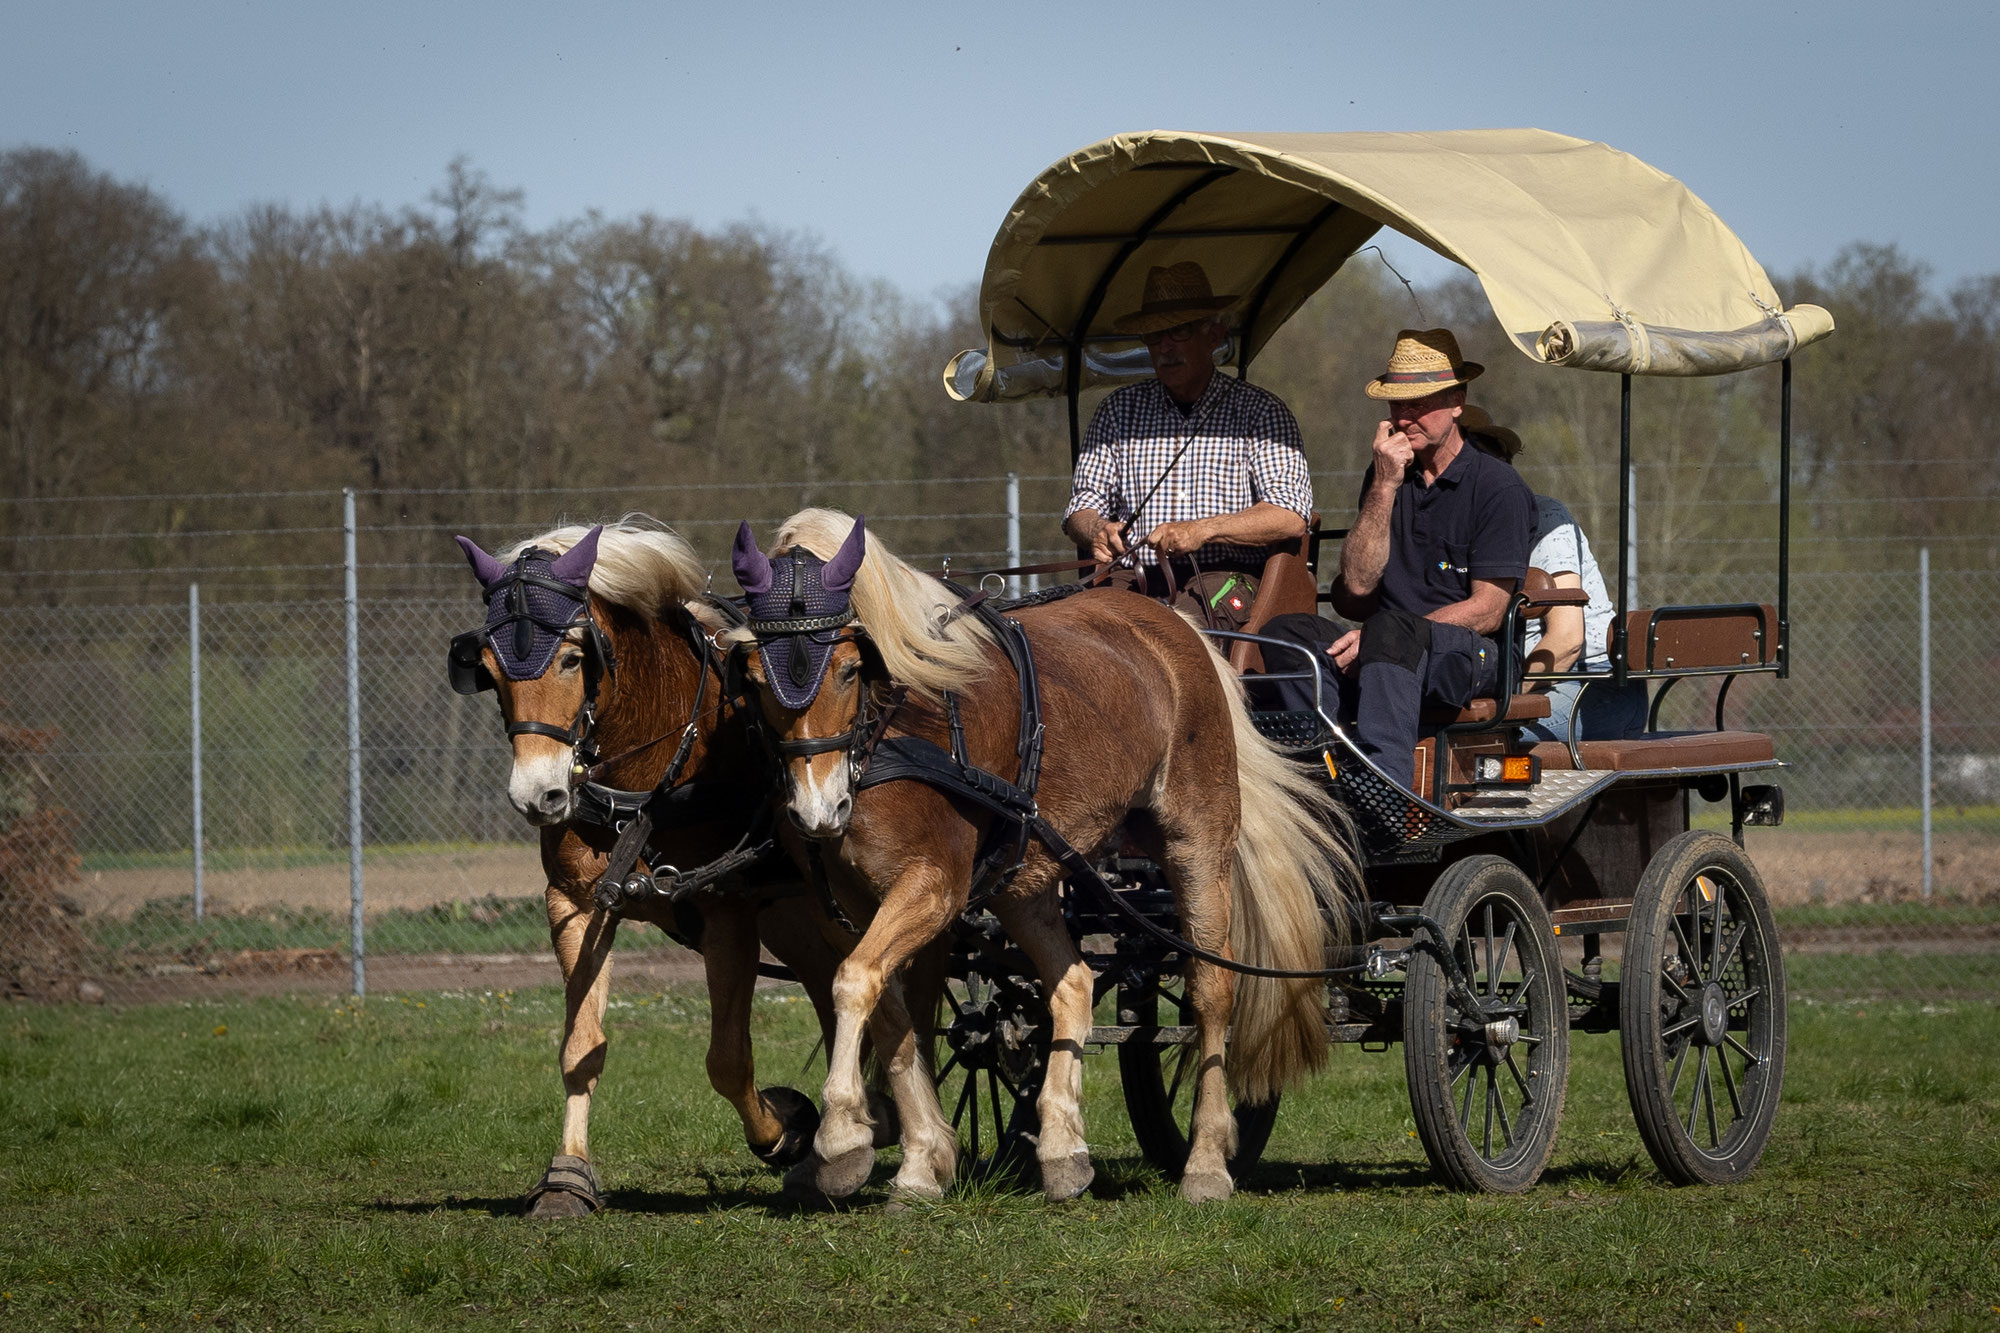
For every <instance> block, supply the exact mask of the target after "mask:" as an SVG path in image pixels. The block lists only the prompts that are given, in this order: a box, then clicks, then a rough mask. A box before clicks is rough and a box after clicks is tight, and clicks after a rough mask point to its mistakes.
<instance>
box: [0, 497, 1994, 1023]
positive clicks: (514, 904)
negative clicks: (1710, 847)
mask: <svg viewBox="0 0 2000 1333" xmlns="http://www.w3.org/2000/svg"><path fill="white" fill-rule="evenodd" d="M994 480H995V481H997V480H998V479H994ZM994 489H995V491H996V494H995V496H994V505H993V506H986V507H995V506H998V505H1000V504H1002V503H1003V502H1002V500H1001V497H1000V495H999V494H998V490H999V488H998V487H997V486H996V487H995V488H994ZM1045 489H1046V488H1045ZM1013 494H1016V495H1018V489H1016V490H1014V491H1013ZM1038 498H1039V497H1038ZM1004 516H1005V515H1004V513H1003V512H1002V511H1001V510H999V509H998V508H996V511H995V513H994V514H993V515H990V516H988V515H984V514H982V517H990V518H993V519H996V520H998V519H1001V518H1003V517H1004ZM1020 517H1021V515H1020V514H1019V510H1018V507H1016V508H1015V512H1014V530H1015V531H1018V530H1019V519H1020ZM1027 517H1028V518H1030V519H1031V520H1033V521H1032V523H1031V525H1030V530H1031V531H1039V530H1041V529H1044V528H1047V529H1049V530H1051V531H1052V530H1053V524H1054V519H1055V517H1056V515H1054V514H1052V513H1051V514H1033V513H1031V514H1029V515H1027ZM872 524H873V520H871V525H872ZM930 526H932V527H934V526H935V524H932V525H930ZM989 526H991V527H992V529H993V530H992V531H990V532H989V531H987V529H986V528H985V527H979V526H967V525H960V527H959V528H958V529H957V532H958V535H959V538H960V540H961V541H962V543H963V545H964V546H965V547H966V548H967V550H968V552H969V553H968V554H967V555H965V556H964V557H962V560H963V561H964V562H966V563H977V562H980V561H982V560H990V559H993V558H995V557H996V556H1001V555H1003V553H1004V552H1005V551H1006V550H1007V549H1009V548H1011V549H1014V550H1018V538H1015V539H1014V541H1012V542H1010V541H1008V540H1007V537H1008V533H1007V530H1006V528H1004V527H1003V526H1002V525H1001V523H999V522H997V521H996V522H994V523H992V524H990V525H989ZM925 535H929V529H928V528H927V529H926V530H925ZM903 545H904V546H905V548H906V549H922V548H921V547H920V546H919V544H918V543H917V542H916V541H905V542H904V543H903ZM985 548H992V551H993V553H992V554H991V555H985V554H981V553H980V552H981V551H982V550H984V549H985ZM1022 554H1023V555H1025V556H1027V557H1028V558H1033V557H1034V556H1035V555H1036V554H1037V552H1035V551H1034V550H1029V551H1027V552H1023V553H1022ZM1047 554H1049V555H1054V554H1057V552H1054V551H1049V552H1047ZM1912 554H1914V553H1912ZM1909 564H1910V567H1909V568H1903V569H1881V570H1877V571H1875V572H1871V573H1862V574H1854V573H1830V572H1812V571H1807V572H1803V573H1799V574H1795V576H1794V578H1793V583H1792V594H1791V617H1790V618H1791V623H1792V628H1793V648H1794V652H1793V661H1794V669H1793V671H1792V674H1791V677H1790V679H1788V680H1784V681H1779V680H1774V679H1771V678H1768V677H1752V678H1748V679H1746V680H1744V681H1742V682H1741V683H1740V684H1738V686H1737V687H1736V688H1735V690H1734V692H1733V693H1732V694H1731V696H1730V698H1729V701H1728V723H1729V725H1730V726H1731V727H1733V728H1738V729H1748V730H1758V731H1767V732H1769V733H1771V734H1772V735H1773V736H1774V738H1775V739H1776V742H1777V746H1778V753H1779V755H1780V757H1781V758H1783V759H1784V760H1786V761H1787V763H1788V764H1790V765H1791V767H1790V768H1789V769H1788V770H1787V771H1786V772H1785V773H1784V774H1783V775H1782V777H1781V778H1780V779H1779V781H1780V782H1781V783H1782V784H1783V786H1784V787H1785V789H1786V795H1787V805H1788V807H1789V808H1788V814H1787V819H1786V823H1785V826H1784V827H1783V828H1780V829H1774V830H1751V831H1750V833H1749V838H1750V851H1751V854H1752V856H1753V858H1754V859H1755V860H1756V862H1757V863H1758V865H1759V866H1760V868H1761V869H1762V870H1763V872H1764V875H1765V877H1766V879H1767V881H1768V882H1769V885H1770V888H1771V891H1772V896H1773V900H1774V902H1775V904H1776V906H1777V908H1778V911H1779V919H1780V930H1781V933H1782V935H1783V936H1784V938H1785V939H1786V942H1787V946H1788V948H1789V949H1790V950H1791V951H1792V954H1793V957H1794V959H1795V963H1794V970H1795V973H1796V974H1797V976H1798V977H1799V979H1800V981H1801V989H1802V990H1803V991H1804V992H1805V993H1806V994H1808V995H1810V994H1814V993H1821V994H1847V993H1855V994H1879V993H1892V994H1897V995H1906V996H1916V997H1928V998H1950V997H1955V996H1983V997H1991V996H1992V995H1993V994H1995V993H1996V992H2000V716H1996V712H1995V710H1994V709H1993V708H1992V707H1991V704H1990V696H1991V687H1992V684H1993V682H1994V681H1995V680H1996V678H2000V571H1995V570H1992V569H1982V570H1955V571H1948V572H1935V573H1932V574H1931V575H1930V576H1929V577H1930V598H1931V603H1932V605H1933V607H1935V608H1937V613H1936V614H1935V615H1934V616H1933V617H1932V621H1931V625H1930V662H1931V721H1932V727H1931V736H1932V749H1933V752H1934V761H1933V765H1932V771H1931V775H1930V789H1931V792H1932V794H1933V797H1934V800H1933V802H1932V809H1931V811H1930V816H1931V822H1932V830H1931V831H1932V835H1933V836H1932V843H1931V857H1930V865H1931V874H1930V876H1929V877H1928V883H1927V876H1926V874H1925V856H1924V847H1925V828H1924V825H1925V811H1924V802H1923V799H1922V798H1923V792H1924V772H1923V746H1922V734H1923V721H1924V718H1923V712H1922V709H1921V706H1920V701H1921V697H1922V682H1921V680H1920V679H1919V662H1920V635H1919V628H1920V626H1919V601H1920V596H1919V586H1918V578H1917V571H1916V569H1915V561H1914V560H1911V561H1910V562H1909ZM451 577H452V578H453V579H454V580H455V581H454V582H451V583H446V582H441V581H440V582H437V583H435V584H434V587H433V589H432V590H429V591H423V590H401V591H371V592H369V593H367V594H366V595H363V596H360V597H359V598H358V599H357V603H356V610H357V613H358V614H357V618H356V620H357V639H356V649H357V652H356V660H357V662H358V686H359V690H358V699H359V705H360V711H359V724H360V725H359V738H360V746H359V760H360V763H359V770H360V786H361V809H362V822H361V827H360V830H359V842H360V846H361V848H362V853H363V856H362V886H363V894H364V897H363V900H362V902H363V912H362V924H363V932H364V940H365V954H366V959H367V965H368V969H369V972H368V979H369V985H370V986H371V988H373V989H377V990H395V989H404V988H423V987H450V986H460V985H467V984H486V985H496V984H497V985H512V984H546V983H548V982H550V981H553V980H554V979H555V976H556V973H555V971H554V964H553V960H552V957H551V956H550V954H549V944H548V935H547V928H546V921H545V916H544V908H543V901H542V889H543V885H544V880H543V878H542V875H541V870H540V865H539V857H538V853H537V843H536V841H535V837H534V831H533V830H531V829H530V828H529V827H528V826H527V825H526V824H525V823H524V822H523V821H522V820H521V819H520V817H519V816H518V815H517V814H516V813H515V812H514V810H513V809H512V808H511V807H510V806H509V805H508V803H507V799H506V778H507V772H508V765H509V760H508V751H507V747H506V745H505V744H504V742H503V740H502V738H501V736H500V728H499V724H498V718H497V715H496V713H495V710H494V706H493V703H492V700H491V697H490V696H480V697H477V698H471V699H467V698H462V697H460V696H458V695H455V694H453V693H452V692H451V690H450V689H449V687H448V686H447V684H446V681H445V677H444V670H443V652H444V645H445V643H446V641H447V640H448V639H449V638H450V636H451V635H452V634H453V633H455V632H457V631H459V630H462V629H464V628H467V627H468V626H469V625H471V624H473V623H475V622H476V621H477V620H478V618H479V615H480V611H479V608H478V605H477V599H476V598H475V597H474V596H473V589H472V587H471V585H470V583H469V581H465V580H463V579H462V576H457V575H453V576H451ZM1763 577H1764V579H1765V582H1766V583H1768V575H1765V576H1763ZM461 583H462V584H463V586H462V587H460V586H459V584H461ZM1639 592H1640V595H1641V601H1642V602H1646V601H1648V600H1651V601H1653V602H1657V601H1660V600H1666V599H1668V598H1669V597H1670V598H1671V600H1673V601H1677V602H1683V603H1685V602H1693V601H1742V600H1746V599H1748V600H1773V599H1774V595H1775V589H1774V587H1771V586H1763V585H1761V584H1758V583H1757V582H1755V581H1751V582H1750V583H1749V585H1748V586H1746V584H1745V581H1744V580H1742V579H1738V578H1735V577H1733V576H1723V575H1712V576H1702V577H1699V578H1697V577H1691V576H1685V575H1673V574H1669V573H1666V572H1657V573H1655V572H1651V571H1648V573H1647V575H1646V576H1645V577H1643V578H1642V579H1641V581H1640V587H1639ZM190 610H191V608H190V607H189V605H187V604H186V603H178V602H177V603H166V604H146V605H102V604H92V603H85V604H80V605H40V606H11V607H0V991H4V992H5V993H8V994H11V995H15V996H27V997H35V998H53V999H75V998H83V999H86V1000H95V999H107V998H108V999H112V1000H120V1001H133V1002H137V1001H146V1000H158V999H175V998H187V997H190V996H197V995H202V994H207V993H212V992H216V991H222V990H233V991H242V990H253V991H254V990H281V989H296V988H324V989H345V988H347V987H348V986H349V985H351V984H352V981H353V977H354V970H353V967H352V962H353V960H352V957H351V936H350V929H349V912H350V906H351V898H350V895H351V892H352V889H353V884H352V881H351V876H350V867H349V860H348V855H349V851H348V849H349V844H350V834H351V832H352V831H351V830H350V827H349V821H348V780H349V779H348V772H349V768H348V765H349V751H348V712H347V709H348V693H347V688H348V680H347V666H346V662H347V653H346V637H345V636H346V608H345V605H344V602H343V599H342V598H341V596H340V587H339V585H338V584H337V583H333V584H329V585H328V586H327V587H326V588H325V590H324V593H323V595H316V596H306V597H300V598H295V599H287V600H277V599H273V598H270V597H268V596H267V597H265V598H264V599H262V600H228V599H227V598H226V597H224V598H221V599H217V600H212V601H210V600H204V601H202V602H201V603H200V605H199V617H198V623H199V629H198V637H197V636H196V634H195V633H194V632H193V630H194V625H195V617H194V616H192V615H191V614H190ZM197 643H198V645H199V680H200V692H199V710H200V718H201V729H200V733H199V742H200V744H199V752H200V761H199V773H200V779H199V780H200V784H201V800H200V803H199V811H200V823H201V829H202V836H201V843H200V854H199V856H197V849H196V844H195V835H194V829H195V822H196V809H197V805H196V799H195V782H196V771H197V770H196V763H195V752H196V745H195V742H196V733H195V730H194V716H195V708H196V694H195V690H194V677H195V662H194V660H193V652H192V649H193V648H194V646H195V645H196V644H197ZM1704 684H1707V685H1710V686H1711V688H1708V689H1706V690H1704V689H1703V688H1701V687H1702V686H1703V685H1704ZM1713 711H1714V691H1713V688H1712V682H1702V681H1688V682H1685V683H1683V684H1682V685H1681V686H1680V687H1679V689H1678V690H1677V692H1676V694H1675V695H1674V696H1673V697H1672V698H1670V700H1669V703H1668V706H1667V708H1666V709H1665V710H1664V712H1663V715H1662V719H1661V725H1662V726H1663V727H1693V726H1706V725H1711V724H1712V716H1713ZM1710 817H1711V818H1713V816H1710ZM628 929H629V928H628ZM621 957H624V958H626V959H628V960H632V961H634V962H636V965H637V966H638V968H639V970H640V973H641V975H642V976H644V975H659V976H667V975H675V973H674V971H673V969H674V968H676V967H679V968H681V969H682V972H681V973H680V974H686V967H687V963H686V960H685V959H684V958H683V957H681V956H680V955H678V954H677V952H676V951H675V950H673V948H672V947H671V946H670V945H668V944H667V942H666V941H665V940H664V938H663V937H662V936H660V935H659V934H658V933H657V932H654V931H651V930H641V931H637V932H636V933H635V934H633V935H631V936H629V937H626V938H623V939H622V940H621ZM621 966H625V967H628V968H629V966H630V963H622V964H621ZM649 966H651V967H653V968H655V972H654V973H651V974H649V973H647V972H646V969H647V968H648V967H649Z"/></svg>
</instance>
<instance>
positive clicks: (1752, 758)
mask: <svg viewBox="0 0 2000 1333" xmlns="http://www.w3.org/2000/svg"><path fill="white" fill-rule="evenodd" d="M1576 748H1577V750H1578V751H1579V752H1581V754H1582V755H1583V766H1584V767H1585V768H1587V769H1591V770H1593V771H1596V772H1606V771H1609V772H1621V773H1631V772H1637V771H1640V770H1644V769H1656V768H1728V767H1732V766H1734V765H1738V764H1762V763H1769V762H1770V761H1771V760H1773V759H1776V758H1777V751H1776V750H1775V749H1774V748H1773V747H1772V745H1771V738H1770V737H1769V736H1766V735H1764V734H1763V733H1762V732H1757V731H1659V732H1654V733H1652V734H1650V735H1645V736H1628V737H1626V738H1625V739H1623V740H1615V741H1580V742H1578V743H1577V747H1576ZM1531 753H1533V754H1534V755H1535V757H1536V758H1538V759H1540V760H1541V761H1542V768H1543V769H1544V770H1545V771H1553V770H1561V771H1563V772H1568V771H1569V769H1570V767H1571V765H1570V761H1569V746H1567V745H1565V744H1563V743H1562V742H1561V741H1542V742H1540V743H1539V744H1537V745H1536V746H1534V748H1533V750H1532V751H1531Z"/></svg>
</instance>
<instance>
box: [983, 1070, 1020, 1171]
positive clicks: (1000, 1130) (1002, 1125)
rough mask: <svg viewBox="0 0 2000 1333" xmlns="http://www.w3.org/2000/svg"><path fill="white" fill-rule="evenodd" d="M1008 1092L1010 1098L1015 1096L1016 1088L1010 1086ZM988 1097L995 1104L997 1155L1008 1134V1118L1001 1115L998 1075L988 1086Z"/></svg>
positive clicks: (994, 1128)
mask: <svg viewBox="0 0 2000 1333" xmlns="http://www.w3.org/2000/svg"><path fill="white" fill-rule="evenodd" d="M1007 1092H1008V1094H1009V1095H1010V1096H1011V1095H1013V1092H1014V1088H1013V1085H1012V1084H1009V1085H1008V1087H1007ZM986 1095H987V1098H988V1099H989V1100H990V1101H991V1102H992V1104H993V1151H994V1153H995V1154H996V1155H997V1154H998V1153H999V1151H1000V1140H1001V1138H1002V1137H1003V1136H1004V1135H1005V1134H1006V1133H1007V1117H1005V1116H1003V1115H1001V1114H1000V1077H999V1075H998V1074H995V1075H994V1078H993V1081H992V1082H991V1083H989V1084H987V1085H986Z"/></svg>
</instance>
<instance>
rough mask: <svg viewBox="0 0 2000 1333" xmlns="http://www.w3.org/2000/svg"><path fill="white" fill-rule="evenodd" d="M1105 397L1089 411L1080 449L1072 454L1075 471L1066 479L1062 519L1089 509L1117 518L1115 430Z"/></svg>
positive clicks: (1111, 409)
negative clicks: (1066, 496)
mask: <svg viewBox="0 0 2000 1333" xmlns="http://www.w3.org/2000/svg"><path fill="white" fill-rule="evenodd" d="M1113 403H1114V399H1113V398H1106V399H1105V400H1104V401H1103V402H1101V403H1099V404H1098V405H1097V410H1096V411H1095V412H1093V413H1091V414H1090V428H1089V429H1088V430H1086V431H1085V432H1084V433H1083V449H1082V451H1081V452H1079V453H1078V454H1077V456H1076V473H1075V475H1074V476H1072V477H1071V478H1070V484H1069V508H1068V509H1065V510H1064V511H1063V518H1064V520H1065V521H1067V520H1068V518H1069V517H1070V515H1072V514H1075V513H1078V512H1079V511H1081V510H1085V509H1092V510H1095V511H1097V512H1098V513H1100V514H1102V515H1103V516H1104V517H1106V518H1108V519H1121V518H1123V517H1124V514H1123V513H1122V512H1119V511H1118V509H1117V508H1116V505H1117V503H1118V430H1117V422H1116V416H1117V413H1116V411H1115V409H1114V406H1113Z"/></svg>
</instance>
